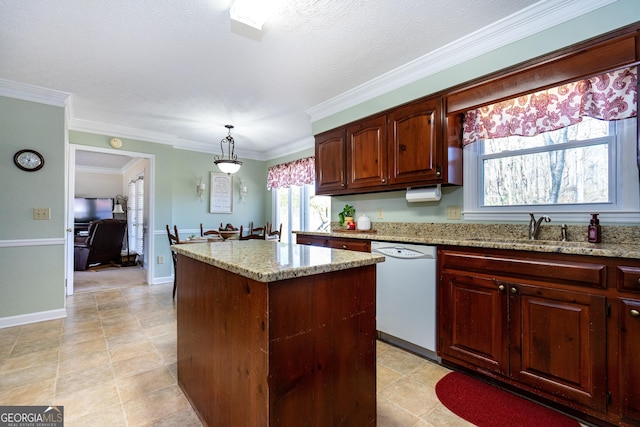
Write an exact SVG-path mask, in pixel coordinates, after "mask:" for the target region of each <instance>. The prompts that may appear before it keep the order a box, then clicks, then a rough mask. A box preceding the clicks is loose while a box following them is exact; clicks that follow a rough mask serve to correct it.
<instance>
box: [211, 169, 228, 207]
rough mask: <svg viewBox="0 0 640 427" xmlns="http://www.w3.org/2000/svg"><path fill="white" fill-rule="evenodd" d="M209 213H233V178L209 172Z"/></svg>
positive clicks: (224, 174)
mask: <svg viewBox="0 0 640 427" xmlns="http://www.w3.org/2000/svg"><path fill="white" fill-rule="evenodd" d="M209 188H210V189H211V198H210V199H209V200H210V201H209V212H210V213H233V176H232V175H227V174H226V173H218V172H211V185H210V186H209Z"/></svg>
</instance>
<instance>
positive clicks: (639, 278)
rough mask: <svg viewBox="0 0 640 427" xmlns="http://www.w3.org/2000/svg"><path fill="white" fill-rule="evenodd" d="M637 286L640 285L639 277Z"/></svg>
mask: <svg viewBox="0 0 640 427" xmlns="http://www.w3.org/2000/svg"><path fill="white" fill-rule="evenodd" d="M638 285H640V277H638Z"/></svg>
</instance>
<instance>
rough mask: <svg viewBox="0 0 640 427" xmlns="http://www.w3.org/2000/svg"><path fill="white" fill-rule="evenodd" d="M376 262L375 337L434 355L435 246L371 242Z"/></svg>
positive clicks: (432, 356) (423, 354) (427, 354)
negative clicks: (378, 257) (380, 259)
mask: <svg viewBox="0 0 640 427" xmlns="http://www.w3.org/2000/svg"><path fill="white" fill-rule="evenodd" d="M371 252H372V253H378V254H382V255H384V256H385V262H381V263H378V264H377V265H376V271H377V273H376V281H377V289H376V329H377V330H378V337H379V338H380V339H381V340H383V341H387V342H390V343H392V344H394V345H397V346H399V347H403V348H406V349H407V350H410V351H413V352H415V353H417V354H420V355H422V356H426V357H428V358H430V359H436V247H435V246H426V245H407V244H403V243H392V242H371Z"/></svg>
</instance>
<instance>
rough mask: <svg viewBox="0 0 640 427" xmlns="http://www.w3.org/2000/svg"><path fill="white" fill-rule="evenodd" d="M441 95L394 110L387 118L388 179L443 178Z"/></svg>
mask: <svg viewBox="0 0 640 427" xmlns="http://www.w3.org/2000/svg"><path fill="white" fill-rule="evenodd" d="M441 110H442V109H441V98H436V99H431V100H428V101H422V102H420V103H416V104H411V105H407V106H406V107H402V108H398V109H396V110H393V111H392V112H390V113H389V115H388V120H389V135H388V141H389V142H388V144H389V154H388V155H389V159H390V165H389V169H390V170H389V182H390V183H392V184H394V183H411V184H414V185H416V184H418V185H419V184H421V183H424V184H429V183H439V182H442V152H441V151H442V148H441V147H442V136H441V132H442V131H441V121H442V118H441V117H440V114H441Z"/></svg>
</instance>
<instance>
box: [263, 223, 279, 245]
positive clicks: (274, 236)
mask: <svg viewBox="0 0 640 427" xmlns="http://www.w3.org/2000/svg"><path fill="white" fill-rule="evenodd" d="M272 226H273V224H272V225H270V226H268V230H269V231H268V232H267V234H266V237H265V239H266V240H276V241H278V242H279V241H280V239H281V238H282V223H280V228H279V229H278V230H273V229H272V228H271V227H272Z"/></svg>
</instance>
